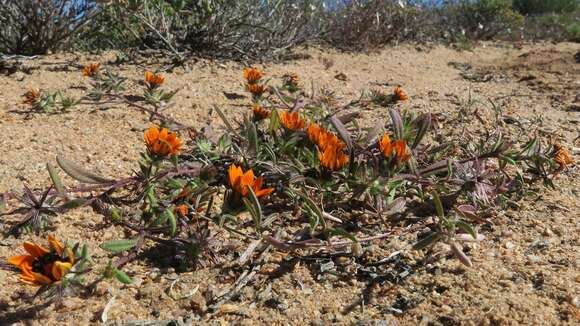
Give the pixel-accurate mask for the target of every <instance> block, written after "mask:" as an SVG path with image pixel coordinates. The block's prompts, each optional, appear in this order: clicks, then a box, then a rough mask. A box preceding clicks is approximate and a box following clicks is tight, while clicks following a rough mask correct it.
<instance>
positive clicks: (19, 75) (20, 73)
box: [13, 71, 26, 81]
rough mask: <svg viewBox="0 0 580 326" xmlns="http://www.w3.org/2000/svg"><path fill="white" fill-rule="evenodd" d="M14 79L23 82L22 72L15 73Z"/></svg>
mask: <svg viewBox="0 0 580 326" xmlns="http://www.w3.org/2000/svg"><path fill="white" fill-rule="evenodd" d="M13 76H14V79H16V80H17V81H23V80H24V78H25V77H26V76H25V75H24V74H23V73H22V72H20V71H18V72H16V73H15V74H14V75H13Z"/></svg>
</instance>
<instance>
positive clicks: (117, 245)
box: [100, 239, 137, 254]
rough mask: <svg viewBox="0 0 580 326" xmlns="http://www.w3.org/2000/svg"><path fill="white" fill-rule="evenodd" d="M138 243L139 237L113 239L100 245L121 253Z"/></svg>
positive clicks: (105, 248)
mask: <svg viewBox="0 0 580 326" xmlns="http://www.w3.org/2000/svg"><path fill="white" fill-rule="evenodd" d="M136 245H137V239H122V240H111V241H107V242H105V243H102V244H101V245H100V247H101V249H103V250H106V251H109V252H112V253H115V254H116V253H120V252H123V251H127V250H129V249H131V248H133V247H135V246H136Z"/></svg>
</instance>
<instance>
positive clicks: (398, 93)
mask: <svg viewBox="0 0 580 326" xmlns="http://www.w3.org/2000/svg"><path fill="white" fill-rule="evenodd" d="M393 97H394V98H395V101H406V100H408V99H409V96H407V93H405V91H404V90H403V89H402V88H401V87H399V86H397V87H395V89H394V90H393Z"/></svg>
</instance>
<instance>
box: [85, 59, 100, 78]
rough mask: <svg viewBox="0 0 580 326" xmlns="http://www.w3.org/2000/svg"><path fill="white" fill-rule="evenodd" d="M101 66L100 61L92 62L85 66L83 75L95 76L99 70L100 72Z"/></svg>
mask: <svg viewBox="0 0 580 326" xmlns="http://www.w3.org/2000/svg"><path fill="white" fill-rule="evenodd" d="M100 66H101V64H100V63H98V62H97V63H91V64H90V65H88V66H85V67H84V68H83V76H85V77H91V76H94V75H95V74H96V73H97V72H99V67H100Z"/></svg>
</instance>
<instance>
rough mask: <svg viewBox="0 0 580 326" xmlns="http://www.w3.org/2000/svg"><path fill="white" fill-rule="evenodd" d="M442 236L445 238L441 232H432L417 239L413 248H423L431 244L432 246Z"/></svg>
mask: <svg viewBox="0 0 580 326" xmlns="http://www.w3.org/2000/svg"><path fill="white" fill-rule="evenodd" d="M441 238H443V235H442V234H441V233H439V232H433V233H430V234H428V235H427V236H425V237H423V238H422V239H421V240H419V241H417V242H416V243H415V244H414V245H413V250H421V249H424V248H427V247H429V246H432V245H434V244H435V243H437V241H439V240H440V239H441Z"/></svg>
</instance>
